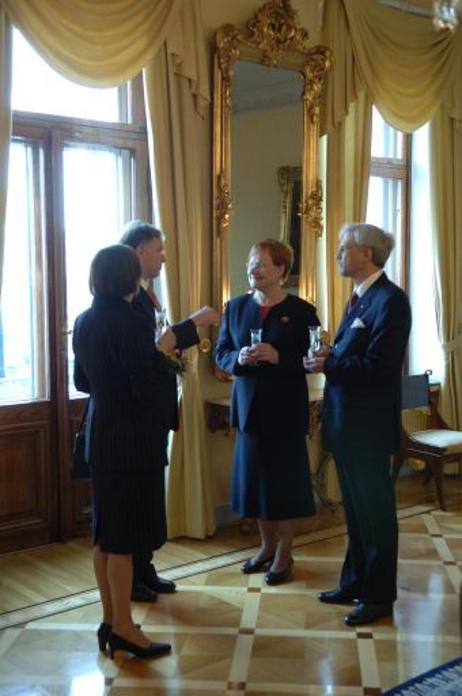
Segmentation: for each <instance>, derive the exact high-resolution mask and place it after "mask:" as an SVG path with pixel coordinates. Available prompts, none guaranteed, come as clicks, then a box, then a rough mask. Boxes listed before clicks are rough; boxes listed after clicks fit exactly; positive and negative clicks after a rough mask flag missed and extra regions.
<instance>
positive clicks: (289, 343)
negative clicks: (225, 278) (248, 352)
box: [215, 293, 319, 433]
mask: <svg viewBox="0 0 462 696" xmlns="http://www.w3.org/2000/svg"><path fill="white" fill-rule="evenodd" d="M317 325H319V319H318V318H317V316H316V310H315V308H314V307H313V306H312V305H310V304H308V302H305V301H304V300H302V299H300V298H299V297H296V296H295V295H288V296H287V297H286V299H285V300H283V301H282V302H280V303H279V304H277V305H275V306H274V307H273V308H272V309H271V311H270V313H269V314H268V316H267V317H266V319H264V320H263V321H262V318H261V313H260V306H259V305H258V304H257V303H256V302H255V300H254V299H253V296H252V294H250V293H249V294H246V295H240V296H239V297H235V298H234V299H232V300H230V301H229V302H228V304H227V306H226V311H225V316H224V318H223V320H222V323H221V327H220V335H219V338H218V342H217V346H216V350H215V359H216V362H217V364H218V365H219V367H221V369H222V370H224V371H225V372H228V373H230V374H232V375H235V376H236V377H237V379H236V381H235V383H234V385H233V394H232V401H231V423H232V425H233V426H235V427H237V428H238V429H239V430H240V431H243V432H245V431H248V430H255V429H256V430H259V431H263V432H271V431H272V432H281V431H282V432H294V433H300V432H301V433H306V432H307V430H308V389H307V384H306V374H305V371H304V368H303V361H302V358H303V356H304V355H306V353H307V350H308V346H309V331H308V327H309V326H317ZM258 328H263V335H262V341H263V342H265V343H271V345H273V346H274V347H275V348H276V349H277V350H278V352H279V364H277V365H271V364H270V363H262V364H261V365H258V366H256V367H254V366H248V365H240V364H239V362H238V356H239V351H240V349H241V348H242V347H244V346H248V345H250V329H258Z"/></svg>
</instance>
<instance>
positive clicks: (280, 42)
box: [245, 0, 308, 66]
mask: <svg viewBox="0 0 462 696" xmlns="http://www.w3.org/2000/svg"><path fill="white" fill-rule="evenodd" d="M245 39H246V40H247V41H248V42H249V43H251V44H253V45H254V46H257V48H259V49H260V50H261V51H262V59H261V62H262V63H263V64H264V65H268V66H272V65H276V63H277V62H278V61H279V59H280V57H281V54H282V53H284V52H285V51H298V52H300V53H306V52H307V50H308V49H307V41H308V32H307V31H306V29H303V28H302V27H301V25H300V22H299V19H298V14H297V12H296V11H295V10H294V9H293V8H292V7H291V5H290V1H289V0H270V2H267V3H265V4H264V5H263V7H261V8H260V9H259V10H258V11H257V12H256V13H255V15H254V16H253V17H252V19H251V20H250V21H249V22H247V25H246V33H245Z"/></svg>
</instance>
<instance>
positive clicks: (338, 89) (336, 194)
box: [321, 1, 372, 339]
mask: <svg viewBox="0 0 462 696" xmlns="http://www.w3.org/2000/svg"><path fill="white" fill-rule="evenodd" d="M321 40H322V43H325V44H326V45H328V46H330V47H331V48H332V49H333V51H334V66H333V69H332V72H331V74H330V75H329V77H328V79H327V84H326V89H325V90H324V99H323V103H322V110H321V131H322V132H326V133H327V175H326V182H325V186H326V270H327V286H326V287H327V298H325V299H326V300H327V301H326V305H327V322H328V326H327V330H328V331H329V334H330V338H331V339H332V338H333V336H334V333H335V330H336V327H337V326H338V325H339V323H340V319H341V317H342V314H343V310H344V308H345V304H346V302H347V300H348V298H349V296H350V294H351V281H350V280H348V279H345V278H342V277H341V276H339V273H338V269H337V261H336V254H337V246H338V232H339V230H340V228H341V227H342V225H343V224H344V223H345V222H353V221H362V220H364V218H365V215H366V204H367V189H368V184H369V169H370V153H371V128H372V102H371V100H370V98H369V96H368V94H367V92H366V91H365V90H364V89H363V87H362V83H361V79H360V77H359V72H358V68H357V65H356V62H355V59H354V54H353V44H352V41H351V37H350V33H349V30H348V21H347V15H346V12H345V7H344V6H343V3H342V2H337V1H336V2H328V3H327V5H326V7H325V14H324V26H323V32H322V37H321Z"/></svg>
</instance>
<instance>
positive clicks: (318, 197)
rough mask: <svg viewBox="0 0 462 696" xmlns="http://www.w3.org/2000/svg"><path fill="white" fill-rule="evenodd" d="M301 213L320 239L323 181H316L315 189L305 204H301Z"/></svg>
mask: <svg viewBox="0 0 462 696" xmlns="http://www.w3.org/2000/svg"><path fill="white" fill-rule="evenodd" d="M300 212H301V214H302V215H303V216H305V217H306V219H307V221H308V224H309V226H310V227H311V229H313V230H314V231H315V233H316V237H317V238H318V239H319V238H320V237H322V228H323V225H322V183H321V179H317V180H316V185H315V187H314V188H313V189H312V190H311V191H310V192H309V194H308V197H307V198H305V200H304V202H303V204H300Z"/></svg>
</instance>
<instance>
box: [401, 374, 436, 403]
mask: <svg viewBox="0 0 462 696" xmlns="http://www.w3.org/2000/svg"><path fill="white" fill-rule="evenodd" d="M428 376H429V373H428V372H424V373H423V375H403V376H402V377H401V408H402V409H403V410H404V409H407V408H422V407H423V406H428V405H429V404H430V384H429V381H428Z"/></svg>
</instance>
